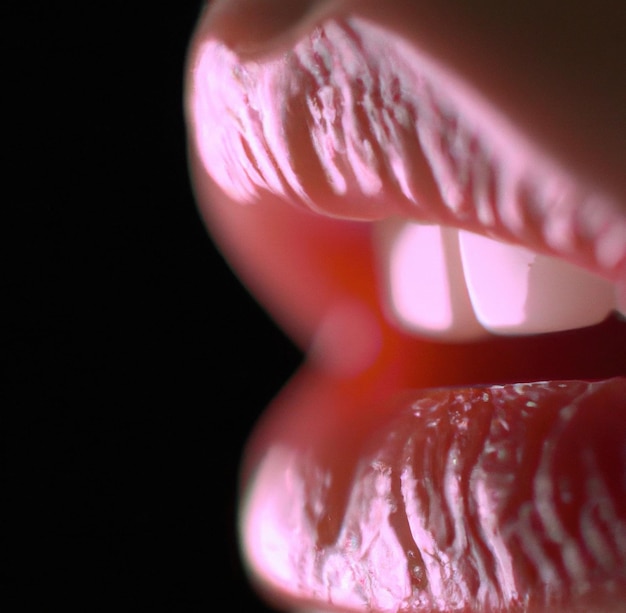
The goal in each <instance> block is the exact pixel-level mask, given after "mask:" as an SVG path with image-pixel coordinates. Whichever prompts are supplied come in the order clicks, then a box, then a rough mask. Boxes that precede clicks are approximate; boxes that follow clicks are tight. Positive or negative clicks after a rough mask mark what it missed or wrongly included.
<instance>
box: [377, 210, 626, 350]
mask: <svg viewBox="0 0 626 613" xmlns="http://www.w3.org/2000/svg"><path fill="white" fill-rule="evenodd" d="M376 243H377V250H378V255H379V259H380V264H381V272H382V276H383V283H384V287H385V297H386V300H385V302H386V304H387V306H388V308H389V309H390V310H391V314H392V317H393V318H394V319H395V320H396V321H397V322H398V323H399V324H400V325H401V326H402V327H403V328H405V329H406V330H408V331H409V332H413V333H416V334H422V335H425V336H430V337H434V338H440V339H442V340H447V341H452V342H454V341H459V342H461V341H468V340H474V339H479V338H481V337H484V336H486V335H487V333H492V334H497V335H529V334H542V333H547V332H559V331H564V330H572V329H576V328H584V327H587V326H592V325H595V324H598V323H600V322H601V321H603V320H604V319H606V318H607V317H608V316H609V315H610V313H611V312H612V311H614V310H616V309H617V308H618V306H617V304H618V301H617V296H616V289H615V286H614V285H613V283H611V282H610V281H608V280H606V279H603V278H601V277H599V276H597V275H594V274H592V273H590V272H587V271H586V270H583V269H581V268H578V267H576V266H574V265H572V264H569V263H567V262H565V261H563V260H560V259H557V258H553V257H550V256H546V255H542V254H538V253H536V252H534V251H531V250H529V249H526V248H524V247H518V246H516V245H511V244H507V243H503V242H500V241H496V240H493V239H490V238H487V237H484V236H480V235H478V234H474V233H471V232H467V231H465V230H457V229H455V228H451V227H445V226H439V225H423V224H418V223H414V222H408V221H404V220H396V219H393V220H387V221H385V222H383V223H381V224H380V232H379V234H378V235H377V239H376Z"/></svg>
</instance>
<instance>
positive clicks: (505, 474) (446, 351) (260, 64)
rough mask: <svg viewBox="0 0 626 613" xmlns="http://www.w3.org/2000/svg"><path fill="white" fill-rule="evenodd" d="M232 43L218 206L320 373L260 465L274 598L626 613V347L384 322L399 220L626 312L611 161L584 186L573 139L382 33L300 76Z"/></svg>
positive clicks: (215, 86)
mask: <svg viewBox="0 0 626 613" xmlns="http://www.w3.org/2000/svg"><path fill="white" fill-rule="evenodd" d="M239 4H240V5H241V6H245V5H246V3H245V2H241V3H239ZM401 4H402V3H397V5H401ZM218 6H219V4H218ZM337 6H339V5H337ZM364 6H366V7H367V6H369V3H364ZM326 8H328V5H326ZM365 12H367V11H365ZM392 12H393V11H392ZM326 16H327V15H326ZM457 17H458V15H457ZM383 21H384V20H383ZM452 22H453V23H455V22H454V20H452ZM208 23H209V26H210V19H209V20H208ZM298 23H299V24H300V25H299V26H298V27H300V28H301V27H302V26H301V24H302V20H300V22H298ZM307 23H308V22H307ZM311 23H312V24H314V25H320V22H319V20H318V21H316V20H312V21H311ZM395 23H396V25H397V24H398V22H397V21H396V22H395ZM457 25H458V24H457ZM209 26H207V25H206V24H204V25H201V26H200V28H199V30H198V34H197V38H196V41H197V43H196V45H195V46H194V48H193V50H192V54H191V57H192V60H191V63H190V67H191V74H192V75H193V76H192V77H191V78H190V87H189V90H188V96H189V106H188V116H189V119H190V130H191V131H192V132H193V134H194V139H193V141H192V156H191V165H192V173H193V177H194V183H195V186H196V190H197V193H198V198H199V202H200V205H201V207H202V211H203V214H204V216H205V219H206V220H207V225H208V226H209V229H210V231H211V233H212V234H213V236H214V237H215V238H216V240H217V241H218V243H219V244H220V246H221V247H222V249H223V251H224V253H225V254H226V255H227V257H228V258H229V260H230V261H231V263H232V264H233V265H234V267H235V269H236V270H237V272H238V274H239V275H240V276H241V278H242V279H243V280H244V281H245V282H246V283H247V284H248V286H249V287H250V288H251V290H252V291H253V292H254V293H255V295H257V296H258V297H259V300H260V301H261V302H262V304H264V305H265V306H266V308H267V309H268V310H269V311H270V312H271V313H272V314H273V316H274V317H275V318H276V319H277V321H279V322H280V323H281V325H282V326H283V327H284V328H285V330H286V331H287V332H288V333H290V334H291V335H292V337H293V338H294V339H295V340H296V341H297V342H299V343H300V344H301V345H302V347H303V349H305V350H306V351H307V353H308V360H307V361H306V363H305V364H304V366H303V367H302V369H301V370H300V372H299V373H297V374H296V375H295V376H294V378H293V379H292V381H290V382H289V383H288V385H287V386H286V387H285V389H284V390H283V391H282V392H281V394H280V395H279V396H278V398H277V399H276V401H275V402H274V403H273V406H272V407H270V410H269V411H268V414H267V416H266V417H265V418H264V420H263V421H262V422H261V423H260V424H259V426H258V428H257V431H256V433H255V435H254V437H253V438H252V440H251V442H250V445H249V448H248V450H247V454H246V461H245V463H244V471H243V475H244V476H243V483H244V484H245V485H244V490H243V491H244V496H243V497H242V515H241V518H242V524H241V525H242V546H243V550H244V552H245V558H246V560H247V563H248V566H249V570H250V575H251V578H252V580H253V581H254V582H255V584H257V585H258V587H259V589H260V590H261V591H262V592H263V593H265V594H266V595H267V597H268V598H269V599H270V600H272V601H274V602H276V603H278V604H279V605H280V606H288V607H290V608H295V607H301V608H310V607H314V608H318V609H321V608H338V609H340V610H374V611H398V610H415V611H421V610H423V611H431V610H435V611H439V610H493V611H500V610H503V611H504V610H541V609H542V608H545V607H564V608H567V607H570V606H576V607H579V609H580V610H587V608H589V607H590V606H591V605H592V604H593V606H597V607H602V606H606V607H609V606H612V607H613V608H616V607H617V603H619V602H620V598H624V595H625V594H626V587H625V586H626V540H625V539H626V537H625V536H624V535H625V534H626V480H625V477H624V475H626V466H625V463H626V454H625V453H624V449H626V419H625V417H626V415H625V411H626V406H625V404H624V398H626V379H625V378H624V374H625V373H624V370H625V367H626V366H625V364H626V360H625V359H624V358H625V354H624V347H625V346H626V345H625V344H624V341H625V340H626V338H625V333H624V326H623V324H621V323H619V322H618V321H617V320H616V319H614V318H609V319H607V320H606V321H604V322H603V323H602V324H600V325H598V326H595V327H594V328H586V329H582V330H578V331H571V332H566V333H562V334H558V335H557V334H546V335H540V336H531V337H527V338H524V339H517V338H516V339H499V338H493V337H488V338H486V339H485V340H482V341H480V342H477V343H472V344H468V343H458V342H457V343H450V342H448V343H438V342H430V341H427V340H425V339H424V338H423V337H421V336H419V335H418V336H416V335H415V334H414V333H413V332H411V331H410V330H407V329H406V328H403V327H402V326H401V325H399V322H398V321H397V320H396V321H393V320H392V319H393V318H390V316H389V312H388V311H387V310H385V306H384V305H383V304H382V303H383V302H384V300H385V296H383V298H382V299H381V280H380V278H379V277H378V276H377V271H376V268H377V265H378V264H379V263H380V262H379V259H377V254H376V253H375V251H374V249H373V247H372V229H373V228H375V227H376V226H377V225H378V224H380V222H379V221H377V220H379V219H381V218H384V217H387V216H390V215H391V216H395V217H400V218H402V219H405V220H411V222H413V221H416V220H418V221H420V222H428V223H435V222H437V223H444V224H446V225H448V226H454V227H458V228H463V229H466V230H470V231H472V232H477V233H480V234H482V235H486V236H490V237H493V238H497V239H500V240H504V241H507V242H510V243H513V244H517V245H521V246H524V247H525V248H530V249H532V250H534V251H538V252H541V253H544V254H549V255H550V256H558V258H559V259H560V260H567V261H568V262H569V263H571V264H573V265H577V266H582V267H584V268H585V269H587V270H588V271H591V272H593V273H594V274H596V275H598V276H600V277H602V278H603V279H606V280H607V281H610V282H611V283H613V284H614V285H615V287H616V288H617V290H616V291H617V295H618V296H620V295H621V294H620V292H623V287H624V284H626V275H625V272H624V271H625V270H626V218H625V215H624V207H623V204H622V202H623V201H624V200H622V199H621V198H620V188H619V182H617V183H616V181H614V180H613V175H612V174H611V170H610V168H611V164H609V163H608V162H607V164H606V165H602V164H598V163H597V160H596V162H595V165H592V166H591V167H590V168H587V169H586V170H585V171H584V172H583V171H582V170H581V165H580V160H581V159H583V158H584V155H583V154H580V155H579V154H578V153H576V154H575V155H571V154H570V153H571V152H568V151H567V150H566V149H567V148H565V147H564V146H562V142H563V140H562V139H561V138H559V137H558V134H559V129H558V127H557V128H555V129H554V130H553V131H551V132H550V135H549V136H550V138H546V137H544V138H540V137H538V136H537V135H536V134H535V133H534V132H533V131H532V129H527V125H526V123H525V122H524V121H523V117H524V115H523V111H517V110H516V109H518V107H519V106H520V105H519V104H518V105H517V106H516V105H515V104H513V103H511V102H508V103H507V96H502V95H501V94H502V92H503V91H504V90H503V89H502V87H501V84H500V85H498V84H497V78H494V83H496V85H493V87H492V88H491V89H490V88H489V87H485V82H486V81H487V82H488V79H486V80H485V79H484V78H479V76H477V75H476V74H475V73H472V71H471V69H466V67H467V66H470V68H471V67H472V66H473V64H472V63H471V62H466V61H464V60H459V61H458V62H456V63H450V61H449V60H450V57H451V56H453V55H454V53H452V52H445V53H444V52H441V48H440V47H437V45H434V46H432V47H431V48H427V49H426V50H424V49H421V48H420V47H419V45H416V44H414V42H415V41H413V40H412V39H408V40H407V39H406V38H402V39H399V38H398V37H393V36H391V34H390V32H389V31H387V30H385V29H384V28H383V29H381V28H379V27H378V26H376V27H375V26H373V25H372V22H370V21H368V20H367V19H364V20H361V19H360V18H355V19H352V18H350V19H336V20H334V21H330V22H324V24H323V27H318V28H317V29H315V30H313V31H312V32H310V35H309V36H307V37H305V38H304V39H303V40H302V41H301V42H297V41H295V40H293V39H292V38H290V37H285V36H282V37H280V41H281V42H280V44H281V45H282V46H283V48H289V45H288V44H287V43H286V42H285V41H289V44H291V43H292V42H293V49H292V50H291V51H289V52H288V53H287V54H286V55H280V56H278V55H275V54H271V53H270V54H269V55H266V53H267V51H268V49H269V48H270V47H271V45H270V47H268V45H264V46H261V47H259V48H262V53H260V52H259V51H258V48H257V51H256V52H255V53H256V54H257V56H256V58H255V59H250V60H247V61H246V62H241V61H240V60H239V59H238V56H237V55H236V54H235V53H234V52H233V51H232V50H230V49H229V48H228V47H227V46H225V45H224V44H223V41H222V40H220V39H219V37H216V35H215V30H211V28H210V27H209ZM205 28H208V30H207V29H205ZM222 29H223V31H224V30H227V28H225V27H223V28H222ZM296 30H297V29H296ZM401 30H402V27H400V26H398V28H397V31H401ZM297 31H298V32H301V31H302V30H297ZM308 31H309V30H307V32H308ZM393 31H395V30H393ZM241 36H242V35H240V38H241ZM268 36H269V35H268ZM425 39H426V40H427V42H428V36H426V37H425ZM298 40H300V39H298ZM444 47H445V45H444ZM435 51H437V53H435ZM259 53H260V55H259ZM472 53H474V51H471V52H469V55H470V56H471V55H472ZM252 55H254V53H253V54H252ZM364 60H365V61H364ZM331 68H332V70H331ZM469 77H472V78H471V79H469ZM335 79H338V80H339V81H340V83H339V84H337V82H336V81H335ZM368 79H369V81H368ZM394 79H395V80H394ZM394 83H395V85H394ZM476 83H479V84H480V87H479V88H477V87H476ZM532 94H533V92H530V93H529V98H530V99H531V100H532V99H533V95H532ZM386 100H392V101H393V104H392V105H391V104H386V102H385V101H386ZM494 101H496V102H497V104H496V102H494ZM520 113H521V114H520ZM566 114H567V113H566ZM557 123H558V122H557ZM592 123H593V122H592ZM338 125H339V126H340V128H341V129H337V126H338ZM376 126H386V129H385V130H383V131H382V132H379V133H376ZM408 126H413V127H415V126H417V127H416V128H415V129H413V128H411V129H409V128H408ZM582 132H583V135H582V136H581V138H582V139H583V140H582V141H581V142H583V143H592V142H593V139H589V138H587V137H586V136H585V130H582ZM585 139H586V140H585ZM613 153H615V152H613ZM609 157H610V156H609ZM596 167H599V168H601V169H602V170H601V171H597V172H596V171H595V170H594V169H595V168H596ZM606 168H608V169H609V170H606ZM207 171H208V172H207ZM285 199H287V200H291V201H292V203H296V204H297V205H298V206H296V207H289V206H285V204H284V202H279V200H285ZM255 200H259V202H254V201H255ZM246 202H247V203H248V204H242V203H246ZM298 207H300V208H298ZM303 207H304V208H307V207H308V208H309V209H311V208H312V209H314V211H315V214H311V213H309V212H308V211H307V210H304V208H303ZM320 213H321V215H320ZM341 218H349V219H348V220H344V219H341ZM355 218H358V219H366V220H372V223H363V222H357V221H354V219H355ZM383 293H384V292H383ZM532 381H541V382H538V383H528V382H532Z"/></svg>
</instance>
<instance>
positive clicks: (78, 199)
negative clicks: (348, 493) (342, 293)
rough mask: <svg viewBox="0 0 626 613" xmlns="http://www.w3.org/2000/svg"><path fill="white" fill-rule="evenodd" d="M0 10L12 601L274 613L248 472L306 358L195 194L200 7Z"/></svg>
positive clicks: (2, 601)
mask: <svg viewBox="0 0 626 613" xmlns="http://www.w3.org/2000/svg"><path fill="white" fill-rule="evenodd" d="M2 6H3V7H2V8H1V9H0V12H1V14H3V17H2V23H3V30H4V34H3V43H2V45H3V47H4V52H3V64H4V66H5V67H4V70H3V76H2V79H3V99H4V100H5V103H8V110H6V111H5V115H4V118H3V119H4V121H3V123H4V135H5V136H4V138H3V145H4V147H3V149H4V155H3V158H4V161H3V163H2V167H3V173H2V175H3V180H2V182H3V185H4V187H3V196H2V201H3V204H2V208H3V211H4V214H3V219H4V220H5V221H4V223H3V224H2V228H1V229H0V232H1V233H2V240H1V241H0V243H1V244H0V249H2V258H1V262H2V264H1V266H2V279H1V283H2V303H3V304H4V307H5V309H6V310H5V314H4V315H2V317H1V318H0V330H1V336H0V351H1V358H2V373H3V375H2V380H3V381H2V384H1V386H0V393H1V394H2V396H1V398H0V402H1V405H0V422H1V424H0V434H1V437H2V445H1V448H0V452H1V456H0V457H1V461H2V465H1V483H0V497H1V500H2V502H1V503H0V514H1V516H2V517H3V519H2V521H1V522H0V526H1V528H0V530H1V534H0V539H1V542H0V556H1V558H0V559H1V561H2V563H1V575H0V611H2V613H13V611H33V610H51V609H52V608H53V607H55V606H58V607H60V608H61V609H64V610H68V608H70V607H71V608H73V607H72V605H73V604H75V603H77V604H78V605H79V607H80V610H82V611H99V610H106V611H125V610H132V611H148V610H149V611H152V610H167V611H173V612H174V611H175V612H177V613H182V612H185V611H206V610H209V609H210V610H215V609H216V607H218V608H219V609H222V610H227V611H239V610H241V611H246V613H254V612H255V611H263V610H265V609H264V607H263V605H262V604H261V603H260V601H258V600H257V599H256V597H255V595H254V594H253V593H252V591H251V589H250V588H249V586H248V583H247V581H246V579H245V577H244V574H243V571H242V569H241V565H240V561H239V558H238V554H237V547H236V540H235V507H234V505H235V497H236V485H237V471H238V465H239V459H240V454H241V450H242V446H243V444H244V441H245V440H246V437H247V436H248V434H249V432H250V429H251V427H252V425H253V424H254V421H255V420H256V418H257V417H258V415H259V413H260V411H261V410H262V408H263V407H264V406H265V405H266V404H267V402H269V400H270V399H271V398H272V397H273V396H274V395H275V393H276V392H277V390H278V389H279V387H280V386H281V385H282V383H283V382H284V381H285V379H286V378H287V377H288V376H289V375H290V374H291V372H292V371H293V369H294V368H295V366H296V364H297V361H298V359H299V355H298V353H297V351H296V350H295V349H294V348H293V346H292V345H291V344H290V343H289V342H288V341H287V340H286V339H285V338H284V337H283V336H282V335H281V334H280V332H279V331H278V330H277V329H276V328H275V327H274V326H273V324H272V323H271V322H270V321H269V319H267V317H266V316H265V314H264V313H263V312H262V311H261V310H260V309H259V308H258V307H257V306H256V304H255V303H254V302H253V301H252V300H251V299H250V297H249V296H248V294H247V293H246V291H245V290H244V289H243V288H242V287H241V286H240V284H239V282H238V281H237V280H236V278H235V277H234V276H233V275H232V273H231V272H230V270H229V269H228V267H227V266H226V264H225V263H224V261H223V260H222V259H221V256H220V254H219V252H218V251H217V250H216V249H215V247H214V245H213V243H212V242H211V240H210V239H209V237H208V235H207V233H206V231H205V228H204V227H203V225H202V221H201V219H200V217H199V214H198V211H197V209H196V205H195V202H194V199H193V195H192V192H191V188H190V184H189V177H188V173H187V160H186V152H185V131H184V124H183V115H182V99H181V95H182V78H183V63H184V59H185V53H186V50H187V45H188V41H189V37H190V35H191V31H192V28H193V25H194V23H195V21H196V18H197V15H198V12H199V10H200V7H201V3H200V2H187V3H179V2H177V3H173V2H169V3H159V2H153V1H150V2H148V1H145V2H143V1H141V2H122V1H120V0H107V2H99V3H90V2H75V3H71V2H49V1H47V2H42V1H34V0H31V1H28V2H23V1H21V0H17V1H15V0H14V1H10V0H9V1H7V2H4V3H3V5H2ZM34 603H40V604H39V605H37V608H33V605H34ZM41 603H44V605H45V606H44V608H43V609H42V608H41Z"/></svg>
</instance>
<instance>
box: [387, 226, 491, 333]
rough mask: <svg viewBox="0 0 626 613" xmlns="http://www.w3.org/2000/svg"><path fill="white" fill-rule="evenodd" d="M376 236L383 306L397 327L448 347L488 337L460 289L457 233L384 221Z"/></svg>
mask: <svg viewBox="0 0 626 613" xmlns="http://www.w3.org/2000/svg"><path fill="white" fill-rule="evenodd" d="M380 232H381V233H380V235H379V236H378V237H377V238H378V245H377V247H378V249H379V255H380V260H381V264H382V275H383V279H384V283H385V286H386V301H387V304H388V306H389V308H390V310H391V311H392V316H393V318H394V319H395V320H396V322H397V323H399V324H400V326H401V327H403V328H404V329H405V330H407V331H409V332H412V333H417V334H421V335H425V336H430V337H433V338H436V339H441V340H445V341H448V342H460V341H468V340H473V339H476V338H481V337H485V336H488V335H487V333H486V332H485V330H484V329H483V328H482V327H481V326H480V324H479V323H478V322H477V320H476V317H475V315H474V312H473V309H472V305H471V303H470V300H469V296H468V293H467V288H466V287H465V281H464V278H463V270H462V267H461V260H460V253H459V243H458V230H456V229H452V228H447V227H442V226H437V225H431V226H425V225H420V224H416V223H412V222H407V221H403V220H386V221H385V222H382V223H381V225H380Z"/></svg>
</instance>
